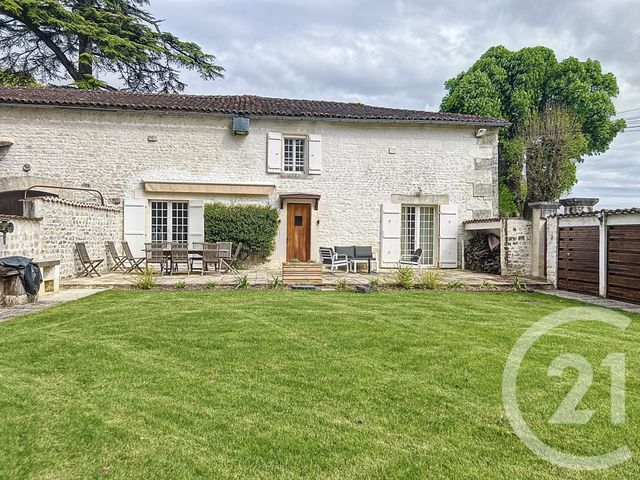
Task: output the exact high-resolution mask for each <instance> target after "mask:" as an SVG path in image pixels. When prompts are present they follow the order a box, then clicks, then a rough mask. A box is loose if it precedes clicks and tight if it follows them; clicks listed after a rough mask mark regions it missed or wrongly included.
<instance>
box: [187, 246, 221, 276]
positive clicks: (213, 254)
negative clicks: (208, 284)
mask: <svg viewBox="0 0 640 480" xmlns="http://www.w3.org/2000/svg"><path fill="white" fill-rule="evenodd" d="M212 264H213V265H214V267H213V269H214V271H215V270H220V256H219V253H218V244H217V243H205V244H203V249H202V275H204V271H205V270H206V269H207V266H208V265H212ZM192 268H193V267H192Z"/></svg>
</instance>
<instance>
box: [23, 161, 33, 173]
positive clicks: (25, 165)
mask: <svg viewBox="0 0 640 480" xmlns="http://www.w3.org/2000/svg"><path fill="white" fill-rule="evenodd" d="M22 170H24V171H25V172H27V173H29V172H30V171H31V164H30V163H25V164H24V165H22Z"/></svg>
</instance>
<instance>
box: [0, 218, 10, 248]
mask: <svg viewBox="0 0 640 480" xmlns="http://www.w3.org/2000/svg"><path fill="white" fill-rule="evenodd" d="M0 233H1V234H2V244H3V245H6V244H7V233H13V223H11V222H7V221H6V220H2V221H1V222H0Z"/></svg>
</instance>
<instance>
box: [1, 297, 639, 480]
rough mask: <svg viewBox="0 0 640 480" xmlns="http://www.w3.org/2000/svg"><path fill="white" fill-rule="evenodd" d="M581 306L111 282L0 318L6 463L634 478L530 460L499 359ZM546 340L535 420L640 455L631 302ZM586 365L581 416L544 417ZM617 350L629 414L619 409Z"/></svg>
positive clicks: (535, 358) (528, 384)
mask: <svg viewBox="0 0 640 480" xmlns="http://www.w3.org/2000/svg"><path fill="white" fill-rule="evenodd" d="M575 305H576V304H575V303H573V302H569V301H566V300H561V299H556V298H549V297H546V296H543V295H532V294H520V293H454V292H381V293H376V294H368V295H361V294H356V293H350V292H344V293H338V292H333V293H326V292H325V293H321V292H287V291H281V292H273V291H244V292H241V291H213V292H145V293H140V292H105V293H102V294H99V295H96V296H93V297H89V298H86V299H83V300H80V301H77V302H73V303H69V304H66V305H63V306H60V307H57V308H54V309H51V310H47V311H44V312H41V313H39V314H35V315H31V316H26V317H22V318H18V319H15V320H12V321H9V322H7V323H4V324H1V325H0V478H2V479H5V478H6V479H12V480H17V479H23V478H33V479H36V478H37V479H76V478H77V479H88V478H114V479H115V478H117V479H125V478H127V479H183V478H184V479H186V478H207V479H214V478H215V479H220V478H264V479H270V478H282V479H290V478H333V479H352V478H353V479H355V478H359V479H360V478H361V479H365V478H366V479H368V478H381V479H382V478H384V479H391V478H397V479H410V478H429V479H431V478H452V479H463V478H477V479H487V478H501V479H516V478H518V479H526V478H544V479H556V478H594V479H595V478H629V479H630V478H639V477H640V460H638V458H637V457H634V458H633V459H632V460H630V461H629V462H627V463H625V464H624V465H622V466H619V467H616V468H614V469H611V470H607V471H605V472H576V471H569V470H564V469H561V468H559V467H554V466H551V465H550V464H548V463H546V462H544V461H542V460H539V459H538V458H537V457H536V456H534V455H533V454H532V453H531V452H530V451H529V450H528V449H527V448H526V447H525V446H524V445H523V444H522V443H521V442H520V440H519V439H518V438H517V437H516V436H515V435H514V434H513V433H512V429H511V427H510V425H509V422H508V421H507V420H506V419H505V417H504V412H503V408H502V401H501V382H502V371H503V367H504V363H505V360H506V358H507V355H508V354H509V352H510V350H511V348H512V347H513V345H514V344H515V342H516V340H517V339H518V337H519V336H520V335H521V334H522V333H523V332H524V331H525V330H526V329H527V328H528V327H529V326H530V325H531V324H533V323H534V322H535V321H537V320H538V319H540V318H541V317H543V316H544V315H546V314H549V313H551V312H554V311H557V310H559V309H562V308H565V307H569V306H575ZM630 317H631V318H632V319H633V321H632V323H631V326H630V327H629V328H628V329H627V331H626V332H624V333H621V332H618V331H616V330H615V329H613V328H611V327H607V326H604V325H602V324H598V323H595V322H591V323H588V324H578V325H572V326H566V327H562V328H559V329H557V330H555V331H554V333H553V335H550V336H547V337H545V338H544V339H542V340H541V341H540V342H538V344H536V346H535V347H534V348H533V349H532V350H531V351H530V352H529V354H528V355H527V357H526V360H525V362H524V365H523V368H522V369H521V371H520V376H519V381H518V388H519V397H518V398H519V401H520V404H521V407H522V411H523V412H524V416H525V418H526V420H527V421H528V423H529V425H530V426H531V429H532V430H533V431H534V432H535V433H536V434H537V435H538V436H539V437H540V438H541V439H543V440H545V441H546V442H547V443H549V444H550V445H552V446H555V447H558V448H563V449H564V450H566V451H568V452H570V453H574V454H582V455H592V454H600V453H606V452H607V451H609V450H612V449H615V448H617V447H618V446H620V445H622V444H626V445H628V446H629V447H630V448H631V450H632V451H633V452H634V454H637V455H640V429H639V428H638V415H639V414H640V410H639V407H640V397H639V395H638V394H639V392H640V389H639V387H640V385H639V383H640V376H639V375H638V372H639V370H638V368H639V366H640V365H639V362H640V327H639V323H640V322H639V320H640V316H630ZM567 351H570V352H576V353H580V354H582V355H584V356H585V357H586V358H588V359H589V360H590V361H591V363H592V364H593V366H594V386H593V387H592V388H591V390H589V392H588V393H587V395H586V396H585V397H584V399H583V401H582V403H581V404H580V408H592V409H595V410H596V413H595V415H594V417H593V419H592V420H591V422H590V423H589V424H587V425H585V426H552V425H549V423H548V422H547V420H548V419H549V418H550V417H551V415H552V414H553V413H554V412H555V410H556V409H557V407H558V406H559V404H560V403H561V402H562V400H563V398H564V396H565V394H566V393H567V392H568V391H569V389H570V388H571V387H572V386H573V383H574V381H575V379H576V372H575V371H574V370H568V371H565V374H564V375H563V376H562V377H561V378H550V377H548V376H547V368H548V366H549V364H550V363H551V361H552V360H553V359H554V358H555V357H556V356H558V355H559V354H561V353H565V352H567ZM609 352H625V353H626V355H627V356H626V360H627V365H626V367H627V377H626V380H627V396H626V402H627V421H626V423H625V425H623V426H615V427H613V426H611V425H610V424H609V415H610V413H609V411H610V410H609V408H610V407H609V405H610V402H609V388H608V386H609V377H610V374H609V370H607V369H605V368H604V367H601V366H600V362H601V361H602V359H603V358H604V357H605V356H606V355H607V354H608V353H609Z"/></svg>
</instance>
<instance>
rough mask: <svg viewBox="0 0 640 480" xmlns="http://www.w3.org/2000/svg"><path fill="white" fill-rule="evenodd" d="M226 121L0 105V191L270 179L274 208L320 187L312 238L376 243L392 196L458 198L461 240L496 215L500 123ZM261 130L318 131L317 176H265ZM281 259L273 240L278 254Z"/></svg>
mask: <svg viewBox="0 0 640 480" xmlns="http://www.w3.org/2000/svg"><path fill="white" fill-rule="evenodd" d="M230 126H231V119H230V118H229V117H220V116H214V115H196V114H194V115H180V114H160V113H149V112H118V111H98V110H81V109H64V108H30V107H27V106H24V107H22V106H21V107H10V108H9V107H0V129H1V130H2V132H3V135H7V136H9V137H11V138H12V139H14V142H15V143H14V145H12V146H11V147H10V148H8V149H3V150H2V151H0V178H1V177H4V178H5V179H7V180H6V181H5V182H4V184H3V183H1V182H0V187H3V186H4V189H11V188H12V185H13V186H15V185H23V184H25V183H28V181H26V180H25V177H32V178H34V179H36V178H37V179H38V182H39V183H44V182H45V181H46V182H47V183H49V184H51V183H53V184H57V185H66V186H75V187H77V186H90V187H92V188H97V189H98V190H100V191H101V192H102V193H103V194H104V195H105V198H106V200H107V203H108V204H109V205H118V206H120V205H121V204H122V200H123V199H124V198H139V195H140V196H145V192H144V191H143V190H142V189H141V185H142V182H143V180H159V179H161V180H176V181H182V182H189V181H199V182H264V183H272V184H273V185H274V186H275V194H274V196H273V197H267V196H264V197H260V196H256V197H255V199H254V200H253V201H254V202H256V203H271V204H275V203H276V199H277V195H278V194H280V193H287V192H288V193H291V192H304V193H309V194H316V195H321V200H320V202H319V207H318V210H317V218H316V219H314V225H317V228H316V230H317V231H316V232H315V235H316V240H317V242H318V244H320V245H328V246H331V245H339V244H346V245H354V244H355V245H371V246H372V247H374V250H375V249H376V247H377V246H378V245H379V244H380V226H381V218H380V206H381V205H382V204H383V203H388V202H390V201H392V196H403V197H405V198H408V201H409V202H411V201H412V200H411V199H412V198H413V202H416V203H420V202H421V199H422V198H425V197H427V196H430V195H432V196H438V197H443V198H445V199H446V202H444V203H448V204H454V205H457V206H458V209H459V210H458V221H459V223H460V230H459V233H460V237H461V236H462V235H461V234H462V232H463V230H462V222H463V221H465V220H470V219H473V218H486V217H488V216H495V215H497V213H498V182H497V176H498V130H497V129H491V128H490V129H488V132H487V134H486V135H485V136H484V137H482V138H477V137H476V135H475V134H476V131H477V127H474V126H472V125H469V126H466V125H430V124H391V123H364V122H332V121H316V120H303V121H300V120H298V121H295V120H276V119H261V118H252V119H251V131H250V133H249V135H247V136H234V135H233V132H232V131H231V128H230ZM268 132H280V133H283V134H286V135H307V134H319V135H321V136H322V152H323V153H322V160H323V162H322V163H323V165H322V172H321V174H320V175H291V174H289V175H287V174H270V173H267V171H266V154H267V151H266V137H267V133H268ZM149 139H153V141H150V140H149ZM26 163H29V164H30V165H31V171H30V172H29V173H28V174H26V173H25V172H24V171H23V165H24V164H26ZM62 195H67V193H64V192H63V193H62ZM145 198H146V196H145ZM204 200H205V201H215V200H219V198H217V197H216V196H211V197H210V198H204ZM230 201H236V199H233V198H232V199H230ZM281 230H283V229H281ZM281 233H282V232H281ZM280 237H283V234H281V235H280ZM280 237H279V238H280ZM56 248H57V247H56ZM96 253H97V252H96ZM316 254H317V251H314V252H312V255H316ZM284 255H285V247H284V242H283V241H280V240H279V241H278V243H277V247H276V252H275V254H274V258H275V260H276V262H277V261H279V260H280V259H282V257H283V256H284ZM67 271H68V270H67Z"/></svg>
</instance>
